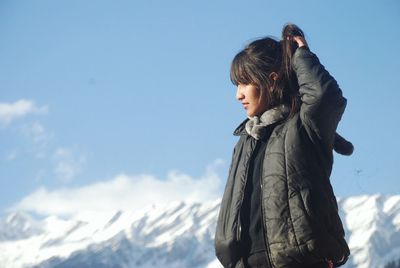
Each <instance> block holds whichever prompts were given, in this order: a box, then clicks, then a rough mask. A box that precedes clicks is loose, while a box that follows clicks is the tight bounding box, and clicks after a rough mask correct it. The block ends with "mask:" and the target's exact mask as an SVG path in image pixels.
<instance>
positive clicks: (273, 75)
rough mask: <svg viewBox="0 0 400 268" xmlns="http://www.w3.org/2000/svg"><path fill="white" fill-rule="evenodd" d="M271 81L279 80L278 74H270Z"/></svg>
mask: <svg viewBox="0 0 400 268" xmlns="http://www.w3.org/2000/svg"><path fill="white" fill-rule="evenodd" d="M269 79H271V80H274V81H276V80H277V79H278V74H277V73H275V72H272V73H270V74H269Z"/></svg>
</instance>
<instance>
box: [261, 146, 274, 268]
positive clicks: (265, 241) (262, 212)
mask: <svg viewBox="0 0 400 268" xmlns="http://www.w3.org/2000/svg"><path fill="white" fill-rule="evenodd" d="M265 150H267V148H265ZM264 157H265V152H264V156H263V158H262V160H261V167H260V168H261V172H260V174H261V178H260V187H261V193H260V208H261V226H262V231H263V236H264V243H265V249H266V251H267V252H266V255H267V256H266V257H267V261H268V264H269V267H271V268H273V267H274V266H273V265H272V258H271V249H270V248H269V243H268V237H267V235H265V233H266V231H267V229H266V228H265V221H264V209H263V182H262V177H263V176H262V172H263V165H264Z"/></svg>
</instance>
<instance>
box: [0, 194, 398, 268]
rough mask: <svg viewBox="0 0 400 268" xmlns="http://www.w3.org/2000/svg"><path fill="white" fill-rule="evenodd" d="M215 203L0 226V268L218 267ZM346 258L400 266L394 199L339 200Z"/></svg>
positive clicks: (26, 218) (365, 266)
mask: <svg viewBox="0 0 400 268" xmlns="http://www.w3.org/2000/svg"><path fill="white" fill-rule="evenodd" d="M219 203H220V201H219V200H216V201H214V202H209V203H203V204H185V203H183V202H175V203H171V204H167V205H165V206H150V207H148V208H144V209H142V210H141V211H114V212H101V213H100V212H85V213H82V214H81V215H75V216H74V217H70V218H63V219H62V218H58V217H55V216H51V217H47V218H44V219H41V220H37V219H34V218H33V217H31V216H30V215H29V214H26V213H21V212H17V213H12V214H10V215H8V216H7V217H6V218H5V219H3V220H1V221H0V267H5V268H9V267H10V268H14V267H15V268H19V267H38V268H39V267H40V268H50V267H68V268H72V267H96V268H102V267H114V268H119V267H121V268H122V267H145V268H146V267H170V268H189V267H190V268H192V267H193V268H196V267H199V268H200V267H205V268H216V267H221V266H220V264H219V263H218V261H217V260H216V258H215V255H214V242H213V238H214V231H215V226H216V221H217V216H218V210H219ZM339 207H340V210H341V216H342V220H343V222H344V224H345V228H346V235H347V241H348V242H349V246H350V248H351V251H352V255H351V258H350V260H349V261H348V263H347V264H346V265H345V266H344V267H346V268H356V267H357V268H383V267H384V265H385V264H386V263H388V262H389V261H391V260H397V259H399V258H400V195H397V196H382V195H373V196H357V197H350V198H345V199H341V200H339Z"/></svg>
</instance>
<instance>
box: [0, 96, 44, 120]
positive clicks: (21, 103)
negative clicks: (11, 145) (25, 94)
mask: <svg viewBox="0 0 400 268" xmlns="http://www.w3.org/2000/svg"><path fill="white" fill-rule="evenodd" d="M47 112H48V108H47V106H42V107H38V106H37V105H36V104H35V102H34V101H31V100H25V99H21V100H18V101H16V102H14V103H6V102H0V124H3V125H7V124H9V123H11V122H12V121H14V120H16V119H18V118H22V117H24V116H27V115H29V114H46V113H47Z"/></svg>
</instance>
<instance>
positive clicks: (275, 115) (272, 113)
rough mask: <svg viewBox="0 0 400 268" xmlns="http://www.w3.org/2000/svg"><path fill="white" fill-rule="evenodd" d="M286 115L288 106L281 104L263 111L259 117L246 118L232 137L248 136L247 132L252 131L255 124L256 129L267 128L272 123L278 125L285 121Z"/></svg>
mask: <svg viewBox="0 0 400 268" xmlns="http://www.w3.org/2000/svg"><path fill="white" fill-rule="evenodd" d="M288 113H289V106H287V105H285V104H281V105H278V106H276V107H273V108H271V109H269V110H267V111H265V112H264V113H263V114H262V115H261V116H254V117H248V118H247V119H245V120H244V121H243V122H242V123H241V124H240V125H239V126H238V127H237V128H236V129H235V131H234V132H233V135H235V136H240V135H245V134H250V133H249V132H251V131H252V130H251V129H252V128H254V125H255V124H256V127H267V126H269V125H272V124H274V123H278V122H280V121H282V120H284V119H286V118H287V115H288ZM257 125H258V126H257ZM246 128H247V130H246Z"/></svg>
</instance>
